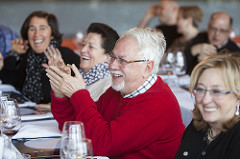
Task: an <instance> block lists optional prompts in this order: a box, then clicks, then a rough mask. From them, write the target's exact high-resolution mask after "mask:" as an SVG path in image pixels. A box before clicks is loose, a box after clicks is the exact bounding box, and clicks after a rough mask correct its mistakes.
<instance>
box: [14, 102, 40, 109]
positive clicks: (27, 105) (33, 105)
mask: <svg viewBox="0 0 240 159" xmlns="http://www.w3.org/2000/svg"><path fill="white" fill-rule="evenodd" d="M35 105H36V103H34V102H30V101H27V102H24V103H21V104H18V107H20V108H21V107H35Z"/></svg>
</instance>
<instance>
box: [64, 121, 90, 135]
mask: <svg viewBox="0 0 240 159" xmlns="http://www.w3.org/2000/svg"><path fill="white" fill-rule="evenodd" d="M69 133H78V134H79V137H80V138H86V135H85V129H84V125H83V123H82V122H80V121H66V122H65V123H64V124H63V129H62V138H65V137H69Z"/></svg>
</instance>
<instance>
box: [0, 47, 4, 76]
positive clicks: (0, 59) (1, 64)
mask: <svg viewBox="0 0 240 159" xmlns="http://www.w3.org/2000/svg"><path fill="white" fill-rule="evenodd" d="M3 66H4V60H3V56H2V53H1V52H0V71H1V70H2V68H3Z"/></svg>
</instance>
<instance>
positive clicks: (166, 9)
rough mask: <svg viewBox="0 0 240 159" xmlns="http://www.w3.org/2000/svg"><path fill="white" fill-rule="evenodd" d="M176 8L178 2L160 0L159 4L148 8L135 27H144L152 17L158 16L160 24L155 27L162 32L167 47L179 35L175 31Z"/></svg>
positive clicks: (174, 0) (177, 7)
mask: <svg viewBox="0 0 240 159" xmlns="http://www.w3.org/2000/svg"><path fill="white" fill-rule="evenodd" d="M178 9H179V4H178V2H177V1H176V0H160V3H159V4H157V5H152V6H150V7H149V8H148V10H147V12H146V13H145V15H144V17H143V18H142V19H141V21H140V22H139V24H138V26H137V27H138V28H146V27H147V26H148V24H149V23H150V22H151V21H152V19H153V18H155V17H156V16H158V19H159V22H160V24H159V25H157V26H156V27H155V29H157V30H158V31H160V32H162V33H163V34H164V37H165V39H166V42H167V48H168V47H169V46H171V45H172V43H173V41H174V40H175V39H176V38H178V37H180V36H181V34H179V33H178V32H177V16H178ZM169 13H171V14H169Z"/></svg>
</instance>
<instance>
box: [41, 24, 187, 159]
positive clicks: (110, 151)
mask: <svg viewBox="0 0 240 159" xmlns="http://www.w3.org/2000/svg"><path fill="white" fill-rule="evenodd" d="M165 47H166V42H165V40H164V37H163V35H162V34H161V33H158V32H156V31H155V30H152V29H137V28H134V29H131V30H129V31H127V32H126V33H125V34H124V35H123V36H122V37H121V38H120V39H119V40H118V41H117V42H116V45H115V47H114V49H113V51H112V52H111V53H110V54H109V69H110V72H111V76H112V87H110V88H109V89H108V90H107V91H106V92H105V93H104V94H103V95H102V96H101V97H100V99H99V100H98V101H97V102H96V103H95V102H94V101H93V100H92V98H91V96H90V94H89V91H88V90H87V89H85V83H84V81H83V78H82V76H81V74H80V73H79V71H78V69H77V68H76V66H75V65H73V67H72V69H73V71H74V73H75V76H71V75H70V74H69V72H68V73H66V70H65V68H64V69H63V68H61V67H59V66H54V65H51V63H49V67H47V69H46V72H47V76H48V77H49V78H50V82H51V86H52V90H53V92H52V102H51V107H52V108H51V109H52V113H53V115H54V117H55V119H56V120H57V121H58V123H59V128H60V129H62V126H63V124H64V122H65V121H74V120H76V121H81V122H83V123H84V126H85V133H86V136H87V138H90V139H92V144H93V149H94V153H95V155H103V156H109V157H110V158H121V159H123V158H124V159H129V158H131V159H139V158H141V159H143V158H146V159H148V158H159V157H160V156H161V158H174V156H175V154H176V151H177V149H178V147H179V145H180V142H181V138H182V133H183V131H184V129H185V128H184V125H183V122H182V118H181V112H180V107H179V104H178V102H177V99H176V97H175V96H174V94H173V93H172V91H171V89H170V88H169V87H168V85H167V84H165V83H164V82H163V81H162V79H161V78H160V77H158V76H157V75H156V73H157V72H158V66H159V62H160V60H161V57H162V55H163V53H164V52H165ZM50 62H51V61H50ZM66 69H67V68H66Z"/></svg>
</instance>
